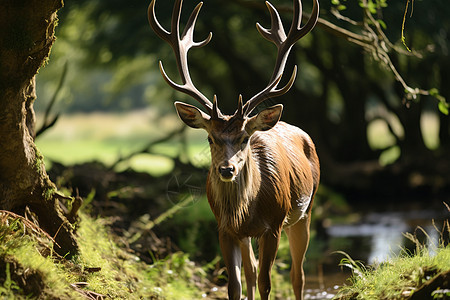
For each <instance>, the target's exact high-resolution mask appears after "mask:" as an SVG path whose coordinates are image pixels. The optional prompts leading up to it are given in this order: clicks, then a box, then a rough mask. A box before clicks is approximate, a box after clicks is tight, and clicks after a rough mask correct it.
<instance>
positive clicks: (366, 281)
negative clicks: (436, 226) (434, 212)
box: [334, 220, 450, 300]
mask: <svg viewBox="0 0 450 300" xmlns="http://www.w3.org/2000/svg"><path fill="white" fill-rule="evenodd" d="M419 230H420V231H422V232H424V230H423V229H421V228H419ZM425 234H426V233H425ZM440 234H441V239H440V242H439V245H434V246H433V245H431V246H428V247H427V246H425V245H424V244H422V243H421V242H420V241H419V239H418V238H417V237H416V236H415V235H412V234H409V233H407V234H405V236H406V237H407V238H408V239H410V240H411V241H412V242H413V243H414V244H415V245H416V249H415V250H414V251H412V252H411V251H408V250H406V249H404V250H403V251H402V253H400V254H399V255H398V256H396V257H394V258H392V259H390V260H389V261H387V262H384V263H381V264H379V265H376V266H365V265H364V264H363V263H362V262H360V261H355V260H353V259H352V258H351V257H350V256H349V255H347V254H346V253H343V252H339V253H341V254H343V255H344V256H345V257H344V258H343V259H342V260H341V266H344V267H348V268H350V269H351V271H352V273H353V275H352V277H351V278H350V279H349V281H350V284H349V285H346V286H344V287H342V288H341V289H340V291H339V293H338V294H337V295H336V297H335V298H334V299H340V300H347V299H369V300H370V299H374V300H375V299H377V300H378V299H407V298H409V297H411V296H413V295H414V294H418V293H421V297H424V296H423V295H424V294H426V296H425V297H426V298H423V299H439V298H445V297H450V289H449V288H450V287H449V286H448V283H447V286H445V284H444V285H442V284H439V283H437V286H436V287H433V290H432V291H430V292H428V291H424V286H425V283H429V282H430V281H432V280H436V282H438V280H437V279H439V276H448V272H450V245H449V244H448V243H446V242H447V241H446V239H447V238H448V236H449V234H450V226H449V222H448V220H446V221H445V223H444V226H443V229H442V231H440ZM426 235H427V234H426ZM445 299H447V298H445Z"/></svg>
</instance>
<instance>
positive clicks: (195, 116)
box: [175, 101, 210, 129]
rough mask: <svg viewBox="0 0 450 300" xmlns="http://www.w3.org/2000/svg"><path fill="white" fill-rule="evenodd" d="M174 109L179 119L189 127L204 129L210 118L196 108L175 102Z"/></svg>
mask: <svg viewBox="0 0 450 300" xmlns="http://www.w3.org/2000/svg"><path fill="white" fill-rule="evenodd" d="M175 109H176V110H177V113H178V116H179V117H180V119H181V120H182V121H183V122H184V123H185V124H186V125H188V126H189V127H192V128H203V129H206V127H207V124H208V121H209V119H210V116H208V115H207V114H205V113H204V112H202V111H201V110H200V109H198V108H197V107H195V106H193V105H189V104H186V103H183V102H178V101H176V102H175Z"/></svg>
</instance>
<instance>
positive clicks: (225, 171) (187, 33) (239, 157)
mask: <svg viewBox="0 0 450 300" xmlns="http://www.w3.org/2000/svg"><path fill="white" fill-rule="evenodd" d="M182 2H183V1H182V0H176V1H175V5H174V8H173V14H172V20H171V31H170V32H168V31H166V30H165V29H164V28H163V27H162V26H161V25H160V24H159V22H158V20H157V19H156V14H155V3H156V0H153V1H152V2H151V3H150V5H149V8H148V19H149V23H150V25H151V27H152V28H153V30H154V31H155V33H156V34H157V35H158V36H159V37H160V38H162V39H163V40H165V41H166V42H167V43H168V44H169V45H170V46H171V47H172V49H173V51H174V53H175V57H176V61H177V67H178V70H179V73H180V77H181V80H182V84H177V83H175V82H174V81H172V80H171V79H170V78H169V77H168V76H167V74H166V72H165V71H164V68H163V65H162V62H159V68H160V71H161V73H162V76H163V77H164V79H165V80H166V82H167V83H168V84H169V85H170V86H171V87H172V88H174V89H176V90H178V91H180V92H183V93H185V94H188V95H190V96H191V97H193V98H194V99H196V100H197V101H198V102H199V103H200V104H201V105H202V106H203V107H204V109H205V110H206V112H203V111H202V110H200V109H199V108H197V107H195V106H192V105H189V104H186V103H182V102H175V108H176V110H177V113H178V116H179V117H180V119H181V120H182V121H183V122H184V123H186V124H187V125H188V126H190V127H193V128H202V129H204V130H206V131H207V132H208V141H209V144H210V148H211V158H212V162H211V163H212V164H211V170H212V172H217V173H216V174H217V175H218V176H219V177H220V179H221V180H222V181H224V182H230V181H233V180H234V179H235V178H236V177H237V176H238V174H239V172H240V170H241V169H242V167H243V166H244V165H245V163H246V160H247V158H248V157H249V155H250V151H251V146H250V142H249V141H250V139H251V136H252V135H253V133H254V132H256V131H264V130H269V129H271V128H272V127H273V126H275V125H276V124H277V122H278V121H279V120H280V117H281V113H282V109H283V106H282V105H281V104H278V105H275V106H272V107H269V108H266V109H264V110H262V111H260V112H259V113H258V114H256V115H254V116H250V114H251V113H252V111H253V110H254V109H255V108H256V107H257V106H258V105H259V104H260V103H261V102H263V101H264V100H267V99H269V98H272V97H277V96H281V95H283V94H285V93H286V92H287V91H289V89H290V88H291V87H292V85H293V84H294V80H295V77H296V74H297V67H296V66H295V67H294V70H293V72H292V75H291V77H290V80H289V81H288V83H287V84H286V85H284V86H283V87H281V88H278V84H279V82H280V80H281V78H282V76H283V72H284V68H285V66H286V61H287V58H288V56H289V53H290V51H291V49H292V46H293V45H294V44H295V43H296V42H297V41H298V40H299V39H300V38H302V37H303V36H304V35H306V34H307V33H308V32H309V31H311V30H312V28H313V27H314V26H315V24H316V22H317V19H318V14H319V9H318V2H317V0H314V7H313V11H312V13H311V17H310V19H309V20H308V22H307V23H306V24H305V25H304V26H303V27H301V26H300V23H301V19H302V4H301V1H300V0H294V17H293V21H292V24H291V27H290V30H289V32H288V34H287V35H286V33H285V31H284V28H283V24H282V21H281V19H280V16H279V14H278V12H277V10H276V9H275V7H274V6H272V5H271V4H270V3H269V2H266V5H267V8H268V10H269V12H270V16H271V23H272V27H271V28H270V29H266V28H264V27H262V26H261V25H260V24H259V23H257V24H256V25H257V29H258V31H259V33H260V34H261V35H262V36H263V37H264V38H266V39H267V40H269V41H271V42H272V43H274V44H275V45H276V47H277V49H278V56H277V60H276V63H275V68H274V71H273V74H272V78H271V79H270V81H269V83H268V85H267V86H266V87H265V88H264V89H263V90H262V91H260V92H259V93H257V94H256V95H254V96H253V97H252V98H250V99H249V100H248V101H246V103H245V104H243V100H242V96H241V95H240V96H239V99H238V107H237V110H236V112H235V113H234V114H233V115H224V114H222V112H221V111H220V109H219V107H218V105H217V97H216V96H215V95H214V97H213V102H212V103H211V101H210V100H208V98H207V97H206V96H204V95H203V94H202V93H201V92H200V91H199V90H198V89H197V88H196V87H195V86H194V84H193V83H192V80H191V77H190V74H189V68H188V62H187V54H188V51H189V50H190V49H191V48H198V47H203V46H205V45H206V44H208V43H209V42H210V41H211V38H212V33H210V34H209V35H208V37H207V38H206V39H205V40H203V41H201V42H195V41H194V37H193V35H194V27H195V22H196V20H197V16H198V14H199V12H200V9H201V7H202V5H203V3H202V2H200V3H199V4H198V5H197V6H196V7H195V9H194V10H193V12H192V14H191V16H190V18H189V20H188V22H187V24H186V27H185V29H184V31H183V33H182V34H181V35H180V16H181V8H182Z"/></svg>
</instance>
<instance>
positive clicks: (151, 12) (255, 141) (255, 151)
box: [148, 0, 320, 299]
mask: <svg viewBox="0 0 450 300" xmlns="http://www.w3.org/2000/svg"><path fill="white" fill-rule="evenodd" d="M313 1H314V6H313V10H312V13H311V17H310V18H309V20H308V21H307V23H306V24H305V25H304V26H303V27H301V19H302V4H301V1H300V0H294V17H293V21H292V24H291V27H290V30H289V32H288V34H287V35H286V33H285V30H284V28H283V24H282V21H281V19H280V16H279V14H278V12H277V10H276V9H275V7H274V6H272V5H271V4H270V3H269V2H266V5H267V8H268V10H269V12H270V16H271V23H272V25H271V28H270V29H266V28H264V27H262V26H261V25H260V24H258V23H257V29H258V31H259V32H260V34H261V35H262V36H263V37H264V38H266V39H267V40H269V41H271V42H273V43H274V44H275V45H276V47H277V49H278V56H277V59H276V63H275V68H274V71H273V74H272V78H271V79H270V81H269V83H268V84H267V86H266V87H265V88H264V89H263V90H262V91H261V92H259V93H257V94H256V95H255V96H253V97H252V98H250V99H249V100H248V101H246V102H245V104H243V100H242V96H241V95H240V96H239V99H238V107H237V110H236V112H235V113H234V114H233V115H225V114H223V113H222V112H221V111H220V109H219V107H218V105H217V97H216V96H215V95H214V97H213V102H212V103H211V101H210V100H209V99H208V98H207V97H206V96H205V95H203V94H202V93H201V92H200V91H199V90H198V89H197V88H196V87H195V86H194V84H193V82H192V79H191V77H190V74H189V68H188V59H187V55H188V51H189V50H190V49H191V48H197V47H202V46H205V45H206V44H208V43H209V42H210V40H211V38H212V33H210V34H209V36H208V37H207V38H206V39H205V40H203V41H200V42H195V41H194V27H195V23H196V20H197V16H198V14H199V11H200V9H201V7H202V2H201V3H199V4H198V5H197V6H196V7H195V9H194V10H193V12H192V14H191V16H190V18H189V20H188V22H187V24H186V27H185V29H184V31H183V33H182V34H181V35H180V16H181V9H182V0H175V5H174V8H173V14H172V19H171V31H170V32H168V31H167V30H165V29H164V28H163V27H162V26H161V25H160V23H159V22H158V20H157V18H156V14H155V2H156V0H153V1H152V2H151V4H150V6H149V8H148V19H149V23H150V25H151V27H152V28H153V30H154V31H155V33H156V34H157V35H158V36H159V37H160V38H161V39H163V40H165V41H166V42H167V43H168V44H169V45H170V46H171V47H172V49H173V51H174V53H175V57H176V62H177V67H178V70H179V73H180V77H181V80H182V83H181V84H178V83H175V82H174V81H173V80H171V79H170V78H169V77H168V75H167V74H166V72H165V71H164V68H163V65H162V63H161V62H159V68H160V71H161V74H162V76H163V78H164V79H165V80H166V81H167V83H168V84H169V85H170V86H171V87H172V88H174V89H176V90H178V91H180V92H183V93H185V94H188V95H190V96H191V97H193V98H194V99H195V100H197V101H198V102H199V103H200V104H201V105H202V106H203V108H204V109H205V111H206V112H204V111H202V110H200V109H199V108H197V107H195V106H192V105H189V104H186V103H182V102H178V101H177V102H175V108H176V111H177V113H178V116H179V117H180V119H181V120H182V121H183V122H184V123H185V124H186V125H188V126H190V127H193V128H202V129H204V130H206V131H207V133H208V141H209V144H210V150H211V167H210V170H209V173H208V178H207V183H206V190H207V197H208V202H209V205H210V207H211V210H212V212H213V213H214V215H215V217H216V220H217V223H218V231H219V242H220V247H221V251H222V255H223V259H224V262H225V265H226V268H227V273H228V297H229V299H241V293H242V285H241V266H242V264H243V266H244V273H245V278H246V282H247V291H248V292H247V294H248V295H247V297H248V299H254V298H255V292H256V283H257V282H258V290H259V293H260V296H261V299H268V297H269V293H270V290H271V281H270V273H271V268H272V266H273V263H274V260H275V257H276V253H277V250H278V245H279V242H280V236H281V232H282V230H285V232H286V233H287V236H288V239H289V247H290V252H291V256H292V266H291V281H292V286H293V289H294V293H295V297H296V299H302V297H303V296H302V292H303V287H304V272H303V260H304V257H305V252H306V249H307V247H308V242H309V227H310V216H311V207H312V203H313V198H314V195H315V193H316V190H317V187H318V184H319V177H320V170H319V159H318V157H317V154H316V149H315V146H314V143H313V142H312V140H311V138H310V137H309V136H308V135H307V134H306V133H305V132H304V131H302V130H301V129H299V128H297V127H295V126H292V125H289V124H287V123H285V122H282V121H280V117H281V113H282V109H283V106H282V105H281V104H278V105H275V106H272V107H268V108H265V109H263V110H261V111H260V112H259V113H257V114H254V115H252V114H251V113H252V112H253V111H254V110H255V108H256V107H257V106H258V105H259V104H260V103H262V102H263V101H265V100H267V99H269V98H272V97H277V96H281V95H283V94H285V93H286V92H287V91H288V90H289V89H290V88H291V87H292V85H293V83H294V80H295V77H296V73H297V67H296V66H295V67H294V70H293V73H292V75H291V77H290V80H289V81H288V83H287V84H286V85H284V86H282V87H278V85H279V83H280V80H281V78H282V76H283V72H284V69H285V65H286V60H287V58H288V56H289V52H290V51H291V49H292V47H293V45H294V44H295V43H296V42H297V41H298V40H299V39H300V38H302V37H303V36H305V35H306V34H307V33H308V32H310V31H311V30H312V29H313V27H314V26H315V24H316V22H317V18H318V14H319V3H318V0H313ZM251 238H256V239H257V240H258V245H259V275H258V276H257V267H256V259H255V255H254V253H253V248H252V244H251Z"/></svg>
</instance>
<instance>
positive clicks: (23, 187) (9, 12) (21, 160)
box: [0, 0, 77, 255]
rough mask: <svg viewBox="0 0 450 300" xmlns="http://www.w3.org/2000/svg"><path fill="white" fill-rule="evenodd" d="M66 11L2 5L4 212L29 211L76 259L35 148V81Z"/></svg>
mask: <svg viewBox="0 0 450 300" xmlns="http://www.w3.org/2000/svg"><path fill="white" fill-rule="evenodd" d="M62 6H63V2H62V0H28V1H24V0H19V1H18V0H2V1H1V2H0V137H1V138H0V208H1V209H4V210H9V211H14V212H16V213H23V212H24V210H25V208H26V207H28V208H29V209H30V210H31V211H32V212H33V213H35V214H36V216H37V219H38V221H39V223H40V225H41V227H42V228H43V229H44V230H46V231H47V232H48V233H49V234H50V235H52V236H54V237H55V241H56V242H57V244H58V245H59V247H58V246H56V247H55V251H57V252H58V253H60V254H61V255H72V254H74V253H75V252H76V250H77V244H76V240H75V237H74V234H73V229H72V226H71V225H70V223H69V222H68V221H67V218H66V217H65V216H64V214H63V212H62V210H61V208H60V206H59V199H60V198H61V196H60V195H59V194H58V193H57V190H56V187H55V185H54V184H53V183H52V182H51V180H50V179H49V177H48V175H47V172H46V170H45V166H44V163H43V156H42V155H41V154H40V152H39V150H38V149H37V147H36V145H35V143H34V123H35V122H34V120H35V117H34V110H33V102H34V101H35V99H36V93H35V76H36V74H37V72H38V70H39V68H40V67H41V66H42V65H43V64H45V63H46V61H47V59H48V57H49V54H50V49H51V47H52V45H53V42H54V41H55V35H54V28H55V26H56V24H57V16H56V12H57V10H58V9H60V8H61V7H62Z"/></svg>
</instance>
